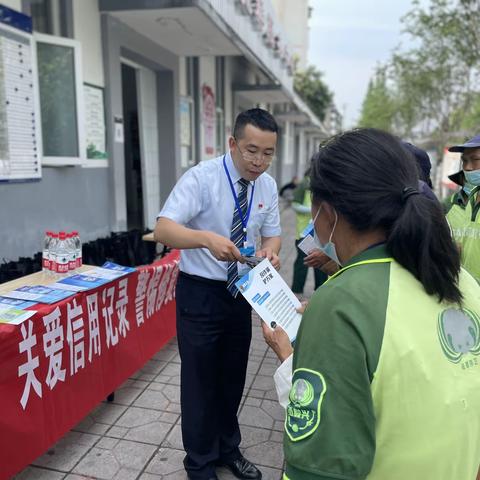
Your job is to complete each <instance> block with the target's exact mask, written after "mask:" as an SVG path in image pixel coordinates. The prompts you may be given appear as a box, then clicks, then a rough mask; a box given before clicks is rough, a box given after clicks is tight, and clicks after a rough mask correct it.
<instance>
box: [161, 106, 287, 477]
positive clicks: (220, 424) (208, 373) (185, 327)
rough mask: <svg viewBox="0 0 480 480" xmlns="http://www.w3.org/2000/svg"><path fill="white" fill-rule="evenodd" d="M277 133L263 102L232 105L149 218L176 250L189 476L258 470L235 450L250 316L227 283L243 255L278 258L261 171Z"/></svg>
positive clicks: (267, 184)
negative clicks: (202, 155)
mask: <svg viewBox="0 0 480 480" xmlns="http://www.w3.org/2000/svg"><path fill="white" fill-rule="evenodd" d="M277 132H278V126H277V124H276V122H275V120H274V118H273V117H272V115H270V113H268V112H267V111H265V110H262V109H259V108H255V109H251V110H247V111H246V112H242V113H241V114H240V115H239V116H238V117H237V119H236V121H235V126H234V131H233V136H232V137H230V139H229V151H228V152H227V153H226V154H225V155H222V156H220V157H218V158H215V159H213V160H207V161H204V162H201V163H200V164H198V165H197V166H195V167H193V168H192V169H190V170H189V171H187V172H186V173H185V174H184V175H183V176H182V178H181V179H180V180H179V181H178V183H177V184H176V186H175V187H174V189H173V191H172V192H171V194H170V196H169V197H168V199H167V201H166V203H165V205H164V207H163V209H162V211H161V212H160V213H159V215H158V220H157V225H156V227H155V239H156V240H157V241H158V242H161V243H164V244H166V245H169V246H171V247H173V248H179V249H182V250H183V251H182V255H181V261H180V275H179V279H178V282H177V291H176V299H177V337H178V345H179V350H180V356H181V360H182V370H181V408H182V436H183V444H184V448H185V451H186V453H187V455H186V457H185V460H184V465H185V469H186V471H187V473H188V477H189V478H190V479H193V480H215V479H217V476H216V474H215V467H216V466H217V465H225V466H227V467H228V468H230V470H231V471H232V473H233V474H234V475H235V476H237V477H238V478H244V479H259V478H261V477H262V474H261V472H260V471H259V470H258V469H257V468H256V467H255V465H253V464H252V463H251V462H249V461H248V460H247V459H245V458H244V457H243V456H242V454H241V453H240V450H239V444H240V440H241V436H240V428H239V425H238V419H237V411H238V407H239V405H240V400H241V398H242V393H243V389H244V385H245V375H246V369H247V362H248V352H249V349H250V340H251V333H252V332H251V328H252V322H251V308H250V306H249V305H248V303H247V302H246V301H245V299H244V298H243V297H242V295H240V294H239V293H238V290H237V288H236V287H235V282H236V280H237V279H238V278H239V276H241V275H243V274H244V273H245V268H246V267H245V265H244V257H245V256H249V255H254V254H255V255H256V256H261V257H267V258H269V259H270V261H271V262H272V264H273V265H274V266H275V267H276V268H278V267H279V259H278V252H279V250H280V244H281V241H280V215H279V211H278V194H277V185H276V183H275V180H274V179H273V178H272V177H271V176H270V175H268V174H267V173H265V172H266V170H267V169H268V167H269V165H270V163H271V162H272V160H273V158H274V155H275V147H276V142H277Z"/></svg>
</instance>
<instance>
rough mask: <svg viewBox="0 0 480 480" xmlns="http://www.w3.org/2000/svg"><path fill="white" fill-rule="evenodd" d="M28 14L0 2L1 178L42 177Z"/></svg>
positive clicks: (7, 179) (30, 27)
mask: <svg viewBox="0 0 480 480" xmlns="http://www.w3.org/2000/svg"><path fill="white" fill-rule="evenodd" d="M31 32H32V24H31V19H30V17H27V16H26V15H23V14H22V13H19V12H16V11H14V10H11V9H9V8H7V7H4V6H2V5H0V181H14V180H29V179H38V178H41V176H42V174H41V162H40V152H41V139H40V128H39V127H40V109H39V102H38V84H37V81H38V79H37V75H36V54H35V49H34V45H33V38H32V34H31Z"/></svg>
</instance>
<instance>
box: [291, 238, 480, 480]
mask: <svg viewBox="0 0 480 480" xmlns="http://www.w3.org/2000/svg"><path fill="white" fill-rule="evenodd" d="M460 289H461V291H462V293H463V295H464V306H463V308H464V309H463V310H460V309H459V307H458V306H456V305H452V304H448V303H445V302H444V303H439V302H438V300H437V299H436V297H433V296H430V295H428V294H427V293H426V292H425V290H424V288H423V286H422V284H421V283H420V282H418V281H417V280H416V279H415V277H414V276H413V275H411V274H410V273H409V272H408V271H407V270H405V269H404V268H403V267H401V266H400V265H399V264H398V263H397V262H395V261H394V260H393V259H391V258H388V254H387V252H386V249H385V247H384V246H378V247H374V248H371V249H369V250H367V251H365V252H363V253H362V254H360V255H359V256H357V257H356V258H354V259H352V260H351V262H349V264H348V265H347V266H346V267H344V268H343V269H342V270H341V271H340V272H339V273H338V274H337V275H335V276H333V277H332V278H331V279H330V280H329V281H328V282H327V283H326V284H324V285H323V286H322V287H320V288H319V289H318V290H317V291H316V292H315V293H314V295H313V297H312V299H311V301H310V303H309V305H308V307H307V310H306V311H305V313H304V317H303V320H302V324H301V326H300V330H299V333H298V337H297V340H296V345H295V352H294V359H293V378H292V388H291V391H290V396H289V404H288V406H287V414H286V420H285V458H286V471H285V476H284V478H285V479H290V480H322V479H324V480H326V479H329V480H330V479H336V480H340V479H343V480H360V479H368V480H473V479H475V476H476V473H477V471H478V468H479V462H480V358H479V355H480V318H479V314H480V286H478V284H477V282H476V281H475V280H474V279H473V278H472V276H471V275H469V274H468V273H467V272H466V271H464V270H462V272H461V275H460Z"/></svg>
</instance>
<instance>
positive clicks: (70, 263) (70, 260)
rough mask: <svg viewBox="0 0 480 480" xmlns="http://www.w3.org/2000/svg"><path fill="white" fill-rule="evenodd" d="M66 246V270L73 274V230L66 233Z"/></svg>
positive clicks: (75, 260)
mask: <svg viewBox="0 0 480 480" xmlns="http://www.w3.org/2000/svg"><path fill="white" fill-rule="evenodd" d="M67 246H68V252H69V256H68V272H69V273H71V274H73V273H75V270H76V269H77V251H76V249H75V240H74V232H71V233H67Z"/></svg>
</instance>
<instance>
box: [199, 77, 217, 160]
mask: <svg viewBox="0 0 480 480" xmlns="http://www.w3.org/2000/svg"><path fill="white" fill-rule="evenodd" d="M202 99H203V102H202V103H203V108H202V119H203V136H204V145H205V154H206V155H214V154H215V119H216V106H215V95H214V93H213V90H212V88H211V87H209V86H208V85H206V84H204V85H203V87H202Z"/></svg>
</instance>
